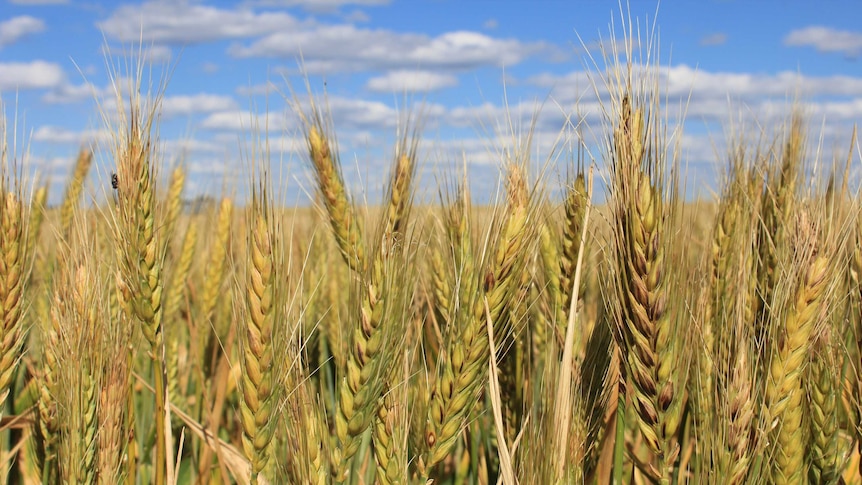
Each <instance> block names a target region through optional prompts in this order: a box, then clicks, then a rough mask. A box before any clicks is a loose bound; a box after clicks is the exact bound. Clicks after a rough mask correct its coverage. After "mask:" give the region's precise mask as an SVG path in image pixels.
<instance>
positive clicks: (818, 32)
mask: <svg viewBox="0 0 862 485" xmlns="http://www.w3.org/2000/svg"><path fill="white" fill-rule="evenodd" d="M784 45H789V46H810V47H814V48H816V49H817V50H818V51H820V52H840V53H842V54H844V55H845V56H847V57H851V58H855V57H858V56H859V55H860V54H862V32H850V31H847V30H838V29H833V28H831V27H824V26H820V25H814V26H810V27H805V28H803V29H797V30H794V31H792V32H790V33H789V34H787V36H786V37H784Z"/></svg>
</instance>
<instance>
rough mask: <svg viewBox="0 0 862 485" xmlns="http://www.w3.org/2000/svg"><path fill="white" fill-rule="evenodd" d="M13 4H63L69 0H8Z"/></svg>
mask: <svg viewBox="0 0 862 485" xmlns="http://www.w3.org/2000/svg"><path fill="white" fill-rule="evenodd" d="M9 3H11V4H13V5H65V4H67V3H69V0H9Z"/></svg>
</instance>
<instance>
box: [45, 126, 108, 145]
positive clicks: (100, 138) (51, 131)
mask: <svg viewBox="0 0 862 485" xmlns="http://www.w3.org/2000/svg"><path fill="white" fill-rule="evenodd" d="M110 139H111V133H110V132H108V131H107V130H84V131H74V130H69V129H67V128H61V127H59V126H52V125H45V126H40V127H39V128H38V129H37V130H36V131H34V132H33V141H37V142H42V143H57V144H64V145H69V144H89V143H93V142H106V141H109V140H110Z"/></svg>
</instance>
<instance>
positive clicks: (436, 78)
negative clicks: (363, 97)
mask: <svg viewBox="0 0 862 485" xmlns="http://www.w3.org/2000/svg"><path fill="white" fill-rule="evenodd" d="M457 84H458V78H456V77H455V76H453V75H451V74H440V73H436V72H432V71H421V70H415V71H413V70H407V69H400V70H395V71H390V72H387V73H386V74H384V75H383V76H377V77H373V78H371V79H369V80H368V83H367V84H366V87H367V88H368V89H370V90H372V91H377V92H387V93H391V92H403V91H407V92H426V91H436V90H438V89H443V88H448V87H452V86H455V85H457Z"/></svg>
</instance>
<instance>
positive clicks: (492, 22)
mask: <svg viewBox="0 0 862 485" xmlns="http://www.w3.org/2000/svg"><path fill="white" fill-rule="evenodd" d="M499 25H500V23H499V22H497V19H488V20H486V21H485V22H483V23H482V28H484V29H486V30H494V29H496V28H497V27H498V26H499Z"/></svg>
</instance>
